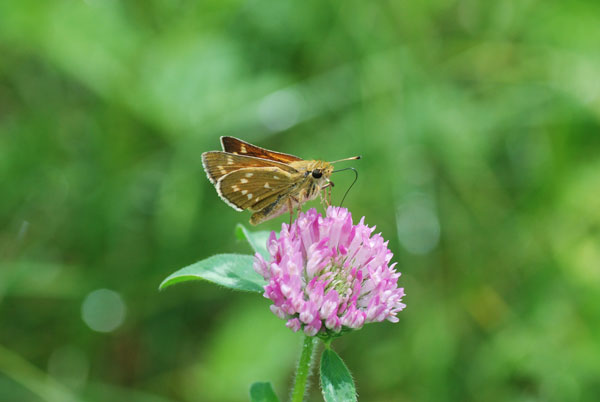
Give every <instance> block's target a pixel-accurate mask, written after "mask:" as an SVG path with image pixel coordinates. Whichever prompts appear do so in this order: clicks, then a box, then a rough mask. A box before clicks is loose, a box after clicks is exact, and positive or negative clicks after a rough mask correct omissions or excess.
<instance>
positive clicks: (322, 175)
mask: <svg viewBox="0 0 600 402" xmlns="http://www.w3.org/2000/svg"><path fill="white" fill-rule="evenodd" d="M332 172H333V165H331V164H330V163H329V162H324V161H311V162H310V163H309V164H308V166H307V169H306V173H305V174H306V176H307V177H308V178H309V179H310V180H312V181H313V182H315V183H317V184H318V185H319V186H320V187H323V186H325V185H326V184H327V183H329V182H330V181H329V176H331V173H332Z"/></svg>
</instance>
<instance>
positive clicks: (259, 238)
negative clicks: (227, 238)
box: [235, 223, 271, 261]
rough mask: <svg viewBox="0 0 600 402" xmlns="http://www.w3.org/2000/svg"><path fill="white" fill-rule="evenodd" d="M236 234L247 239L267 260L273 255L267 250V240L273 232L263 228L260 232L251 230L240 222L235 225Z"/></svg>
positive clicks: (239, 237) (242, 238) (241, 238)
mask: <svg viewBox="0 0 600 402" xmlns="http://www.w3.org/2000/svg"><path fill="white" fill-rule="evenodd" d="M235 234H236V236H237V238H238V239H240V240H246V241H247V242H248V243H250V247H252V250H254V251H255V252H257V253H260V255H262V256H263V258H264V259H265V260H267V261H268V260H269V259H270V258H271V256H270V255H269V252H268V251H267V240H268V239H269V235H270V234H271V232H269V231H266V230H262V231H260V232H251V231H249V230H248V229H246V227H245V226H244V225H242V224H241V223H238V225H237V226H236V227H235Z"/></svg>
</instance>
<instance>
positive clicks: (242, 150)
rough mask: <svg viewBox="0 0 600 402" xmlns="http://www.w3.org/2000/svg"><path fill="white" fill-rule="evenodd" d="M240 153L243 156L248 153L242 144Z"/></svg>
mask: <svg viewBox="0 0 600 402" xmlns="http://www.w3.org/2000/svg"><path fill="white" fill-rule="evenodd" d="M240 152H241V153H243V154H245V153H246V152H248V151H246V146H245V145H244V144H242V146H241V147H240Z"/></svg>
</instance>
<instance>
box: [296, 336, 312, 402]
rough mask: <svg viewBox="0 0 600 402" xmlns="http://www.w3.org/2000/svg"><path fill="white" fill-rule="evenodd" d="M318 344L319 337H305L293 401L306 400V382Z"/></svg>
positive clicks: (297, 370) (300, 401)
mask: <svg viewBox="0 0 600 402" xmlns="http://www.w3.org/2000/svg"><path fill="white" fill-rule="evenodd" d="M316 344H317V338H315V337H314V336H305V337H304V344H303V345H302V354H301V355H300V360H299V361H298V368H297V369H296V380H295V382H294V389H293V390H292V402H302V401H303V400H304V391H305V390H306V383H307V381H308V376H309V375H310V369H311V366H312V360H313V354H314V351H315V345H316Z"/></svg>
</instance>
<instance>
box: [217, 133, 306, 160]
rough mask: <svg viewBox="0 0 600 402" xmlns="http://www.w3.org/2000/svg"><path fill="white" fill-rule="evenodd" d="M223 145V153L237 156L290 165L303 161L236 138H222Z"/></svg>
mask: <svg viewBox="0 0 600 402" xmlns="http://www.w3.org/2000/svg"><path fill="white" fill-rule="evenodd" d="M221 145H222V146H223V151H225V152H230V153H232V154H235V155H248V156H254V157H257V158H262V159H269V160H272V161H277V162H282V163H290V162H295V161H301V160H302V158H298V157H297V156H294V155H289V154H284V153H282V152H275V151H270V150H268V149H265V148H261V147H257V146H256V145H252V144H249V143H247V142H245V141H242V140H240V139H238V138H235V137H221Z"/></svg>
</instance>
